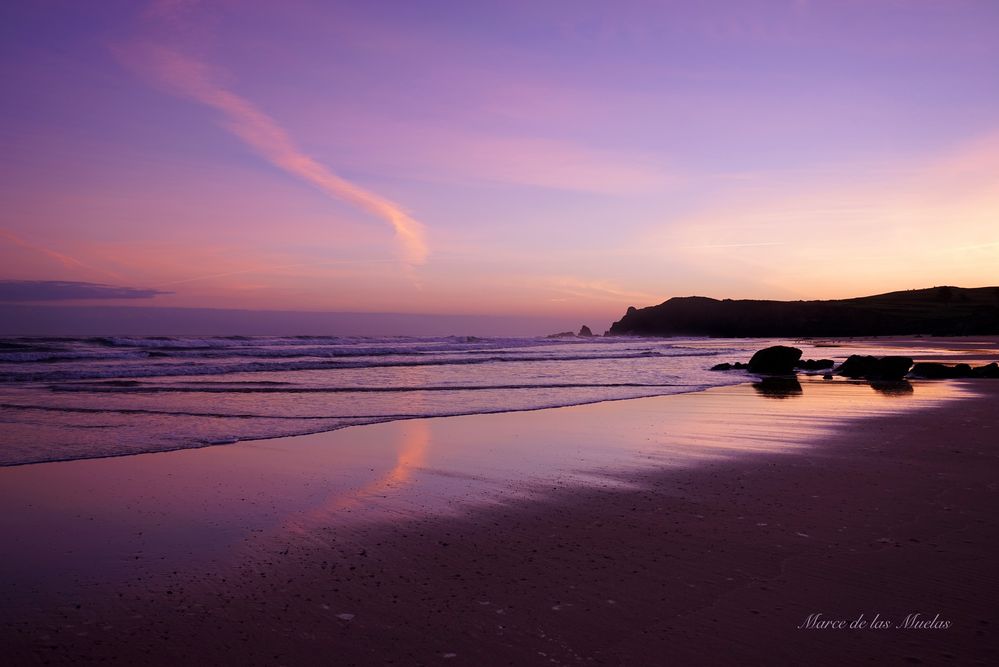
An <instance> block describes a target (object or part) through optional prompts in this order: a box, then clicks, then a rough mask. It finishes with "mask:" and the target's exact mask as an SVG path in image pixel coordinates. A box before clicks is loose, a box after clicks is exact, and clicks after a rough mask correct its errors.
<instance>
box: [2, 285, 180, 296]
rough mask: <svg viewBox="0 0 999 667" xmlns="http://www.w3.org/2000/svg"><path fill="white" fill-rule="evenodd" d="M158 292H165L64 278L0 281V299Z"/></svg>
mask: <svg viewBox="0 0 999 667" xmlns="http://www.w3.org/2000/svg"><path fill="white" fill-rule="evenodd" d="M160 294H169V292H161V291H159V290H154V289H139V288H135V287H118V286H115V285H102V284H100V283H83V282H75V281H64V280H0V301H76V300H81V299H149V298H152V297H154V296H157V295H160Z"/></svg>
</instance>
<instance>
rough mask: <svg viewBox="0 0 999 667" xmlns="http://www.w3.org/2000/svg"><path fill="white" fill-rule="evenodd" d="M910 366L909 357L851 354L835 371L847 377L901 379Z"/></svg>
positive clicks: (910, 360)
mask: <svg viewBox="0 0 999 667" xmlns="http://www.w3.org/2000/svg"><path fill="white" fill-rule="evenodd" d="M911 367H912V359H911V358H909V357H880V358H878V357H869V356H862V355H859V354H852V355H850V357H849V358H848V359H847V360H846V361H844V362H843V363H842V365H840V367H839V368H838V369H836V372H837V373H838V374H840V375H843V376H845V377H848V378H853V379H858V378H865V379H867V380H901V379H902V378H903V377H905V374H906V373H908V372H909V369H910V368H911Z"/></svg>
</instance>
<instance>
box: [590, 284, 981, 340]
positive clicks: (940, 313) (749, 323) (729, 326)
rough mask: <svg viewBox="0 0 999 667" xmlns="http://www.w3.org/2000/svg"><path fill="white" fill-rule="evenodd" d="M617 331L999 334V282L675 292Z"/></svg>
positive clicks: (636, 311)
mask: <svg viewBox="0 0 999 667" xmlns="http://www.w3.org/2000/svg"><path fill="white" fill-rule="evenodd" d="M607 333H608V334H609V335H636V336H713V337H726V338H742V337H750V338H753V337H799V336H897V335H917V334H924V335H932V336H968V335H988V334H999V287H977V288H961V287H950V286H943V287H931V288H928V289H918V290H907V291H901V292H889V293H887V294H878V295H875V296H866V297H857V298H852V299H839V300H829V301H764V300H748V299H746V300H732V299H724V300H718V299H710V298H707V297H701V296H690V297H674V298H672V299H669V300H668V301H665V302H663V303H661V304H659V305H657V306H649V307H648V308H635V307H629V308H628V311H627V312H626V313H625V315H624V316H623V317H622V318H621V319H620V320H618V321H617V322H615V323H614V324H612V325H611V328H610V330H609V331H608V332H607Z"/></svg>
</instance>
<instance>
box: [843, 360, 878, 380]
mask: <svg viewBox="0 0 999 667" xmlns="http://www.w3.org/2000/svg"><path fill="white" fill-rule="evenodd" d="M877 367H878V359H877V357H866V356H863V355H859V354H851V355H850V356H849V357H848V358H847V360H846V361H844V362H843V363H842V364H840V367H839V368H837V369H836V372H837V373H838V374H839V375H842V376H844V377H848V378H853V379H858V378H862V377H867V376H868V375H870V374H872V373H874V372H875V369H877Z"/></svg>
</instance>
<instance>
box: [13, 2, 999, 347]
mask: <svg viewBox="0 0 999 667" xmlns="http://www.w3.org/2000/svg"><path fill="white" fill-rule="evenodd" d="M4 23H5V24H7V26H8V32H7V36H6V37H5V39H4V57H3V61H2V67H3V73H4V77H3V80H4V89H5V90H4V102H3V103H2V105H0V113H2V114H3V116H2V127H3V133H2V137H3V153H4V160H3V179H2V181H0V194H2V197H3V200H4V202H5V205H4V207H3V210H2V213H0V216H2V217H0V263H2V266H3V271H2V274H0V279H5V280H32V281H79V282H88V283H99V284H107V285H114V286H119V287H125V288H132V289H135V290H154V291H158V292H164V293H162V294H158V295H157V296H154V297H149V298H144V299H139V300H135V299H133V300H132V301H131V302H130V303H129V304H128V305H145V306H174V307H176V306H185V307H204V308H243V309H259V310H311V311H354V312H396V313H439V314H495V315H504V316H509V317H517V316H522V317H529V316H540V315H545V316H552V315H555V316H559V317H562V316H564V317H565V318H566V322H567V326H568V325H578V323H579V322H583V321H586V322H590V323H591V324H592V325H594V328H595V329H601V328H603V327H605V326H606V325H607V324H609V323H610V321H612V320H614V319H616V318H617V317H619V316H620V315H621V314H622V312H623V310H624V308H625V307H626V306H628V305H638V306H643V305H649V304H653V303H658V302H660V301H663V300H665V299H666V298H668V297H670V296H679V295H688V294H703V295H706V296H714V297H719V298H723V297H730V298H774V299H811V298H839V297H848V296H857V295H861V294H873V293H878V292H886V291H891V290H898V289H907V288H918V287H928V286H932V285H937V284H953V285H961V286H967V287H974V286H981V285H991V284H995V283H996V282H997V278H999V273H997V271H996V268H995V267H996V266H999V87H997V86H996V80H995V66H994V63H995V62H997V61H999V41H997V40H996V39H995V26H996V25H997V24H999V6H997V5H996V4H995V3H992V2H984V1H983V2H973V1H968V2H964V1H961V2H947V3H941V2H930V1H928V0H927V1H922V0H914V1H912V2H897V1H895V0H878V1H876V2H864V3H852V2H845V3H844V2H820V1H814V2H810V1H808V0H795V1H792V0H787V1H786V2H762V1H751V2H730V3H725V2H709V3H687V2H665V3H644V2H634V3H632V2H628V3H624V4H623V5H621V4H615V5H613V6H611V5H609V4H607V3H590V2H586V3H576V2H573V3H544V4H543V5H538V4H537V3H507V2H503V3H481V2H477V3H468V4H465V3H460V4H459V3H436V2H431V3H417V4H413V3H376V4H358V3H322V2H310V1H308V0H296V1H295V2H289V3H263V2H249V3H233V2H207V1H206V2H198V1H196V0H192V1H179V0H169V1H168V0H162V1H160V2H153V3H151V4H147V5H142V4H138V3H102V4H100V5H99V6H86V7H84V6H83V5H79V4H77V3H61V2H55V3H19V6H17V7H8V8H5V9H4ZM78 303H84V304H90V303H107V302H102V301H93V300H82V301H78ZM535 333H544V332H535Z"/></svg>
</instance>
